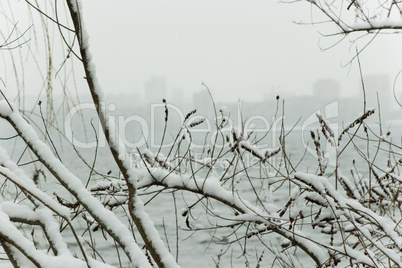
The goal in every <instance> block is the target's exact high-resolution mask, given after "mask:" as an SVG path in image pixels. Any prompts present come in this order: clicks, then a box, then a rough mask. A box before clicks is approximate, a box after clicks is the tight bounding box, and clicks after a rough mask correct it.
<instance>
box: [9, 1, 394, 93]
mask: <svg viewBox="0 0 402 268" xmlns="http://www.w3.org/2000/svg"><path fill="white" fill-rule="evenodd" d="M82 2H83V12H84V14H83V15H84V21H85V25H86V28H87V31H88V33H89V36H90V43H91V51H92V54H93V56H94V60H95V62H96V68H97V74H98V78H99V81H100V83H101V85H102V88H103V89H104V91H105V92H106V93H132V92H137V93H140V94H141V95H144V83H145V81H146V80H148V79H149V78H150V77H151V76H152V75H158V76H164V77H166V79H167V88H168V90H169V92H171V90H172V89H176V88H180V89H182V90H183V91H184V92H185V94H186V95H187V97H188V98H190V96H191V95H192V94H193V93H194V92H197V91H199V90H201V88H202V86H201V83H202V82H205V83H206V84H207V85H208V86H209V88H210V89H211V90H212V93H213V95H214V97H215V99H217V100H218V101H224V100H226V101H236V100H237V99H238V98H240V99H242V100H245V101H256V100H261V99H262V98H263V97H264V96H266V95H267V94H270V93H271V92H273V93H274V94H280V95H281V96H284V97H285V96H294V95H303V94H311V93H312V86H313V84H314V82H315V81H316V80H317V79H320V78H332V79H336V80H339V82H340V85H341V90H342V91H341V93H342V95H343V96H350V95H356V94H358V91H359V89H358V86H359V74H358V68H357V65H356V64H355V63H354V64H352V65H347V66H346V67H342V66H343V65H345V64H346V63H347V62H348V61H349V60H350V59H351V58H352V57H353V56H354V54H355V46H354V45H351V43H350V39H346V40H343V41H342V42H341V43H340V44H338V45H336V46H335V47H333V48H331V49H329V50H325V51H322V50H321V48H325V47H329V46H330V45H332V44H334V43H335V41H336V40H339V38H340V37H337V38H335V39H330V38H326V37H323V36H322V35H320V33H319V31H321V32H322V33H326V34H328V33H334V31H335V28H334V26H333V25H329V27H326V26H323V25H319V26H312V25H298V24H296V23H294V22H295V21H296V22H305V23H309V22H310V21H311V16H312V15H311V14H314V12H312V10H311V6H310V5H309V4H308V3H307V2H306V1H303V2H302V3H293V4H281V3H278V2H276V1H272V0H248V1H245V0H219V1H216V0H214V1H213V0H202V1H188V0H169V1H167V0H152V1H133V0H113V1H112V0H96V1H95V0H85V1H82ZM10 4H11V5H16V2H15V1H11V3H10ZM19 5H20V6H19V7H18V8H20V9H21V5H22V6H23V5H26V4H25V3H24V2H23V1H21V2H19ZM12 8H13V12H14V14H15V15H19V12H18V10H17V9H18V8H16V7H12ZM24 10H26V6H25V8H24ZM21 14H25V15H23V16H25V17H26V13H21ZM313 16H314V18H317V15H316V14H314V15H313ZM20 20H21V19H20ZM20 26H22V24H21V23H20V24H19V27H20ZM36 26H38V27H40V24H36ZM331 26H332V27H331ZM22 28H23V27H22ZM54 34H57V32H54ZM369 39H370V38H365V39H362V40H361V42H360V43H359V47H360V48H361V47H362V46H363V45H364V44H366V43H367V42H368V41H369ZM401 44H402V35H400V34H399V35H395V34H394V35H380V36H378V37H377V38H376V39H375V40H374V41H373V42H372V43H371V44H370V45H369V47H368V48H367V49H366V50H365V52H364V53H363V54H362V55H361V62H362V67H363V72H364V74H366V75H369V74H375V73H382V74H384V73H385V74H389V76H390V79H393V78H394V77H396V75H397V73H398V71H399V70H400V69H401V68H402V53H401V50H400V46H401ZM391 82H392V81H391ZM167 97H168V98H169V97H170V96H169V95H168V96H167ZM273 97H274V96H273Z"/></svg>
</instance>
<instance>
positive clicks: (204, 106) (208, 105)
mask: <svg viewBox="0 0 402 268" xmlns="http://www.w3.org/2000/svg"><path fill="white" fill-rule="evenodd" d="M193 105H194V108H195V109H197V113H198V114H202V115H205V116H207V117H209V116H212V115H213V113H214V112H213V105H212V101H211V97H210V96H209V94H208V91H207V90H206V89H202V90H200V91H198V92H196V93H194V94H193Z"/></svg>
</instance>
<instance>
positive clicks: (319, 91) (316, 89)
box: [313, 79, 340, 101]
mask: <svg viewBox="0 0 402 268" xmlns="http://www.w3.org/2000/svg"><path fill="white" fill-rule="evenodd" d="M313 94H314V98H316V99H317V100H318V101H335V100H339V98H340V86H339V82H338V81H336V80H333V79H319V80H317V81H316V82H315V83H314V86H313Z"/></svg>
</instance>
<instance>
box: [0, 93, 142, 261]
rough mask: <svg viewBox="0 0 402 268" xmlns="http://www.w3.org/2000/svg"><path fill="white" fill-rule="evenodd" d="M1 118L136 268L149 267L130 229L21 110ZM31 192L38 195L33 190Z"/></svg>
mask: <svg viewBox="0 0 402 268" xmlns="http://www.w3.org/2000/svg"><path fill="white" fill-rule="evenodd" d="M4 102H5V100H1V101H0V107H1V105H4ZM0 112H1V110H0ZM0 116H2V117H5V118H6V119H7V120H8V121H9V122H10V123H11V124H12V125H13V126H14V128H15V129H16V131H17V132H18V134H19V135H20V137H21V138H22V139H23V140H24V141H25V142H26V143H27V144H28V145H29V147H30V148H31V150H32V151H33V152H34V154H35V155H36V156H37V157H38V159H39V160H40V161H41V162H42V163H43V164H44V165H45V166H46V167H47V169H48V170H49V171H50V172H51V173H52V174H53V175H54V176H55V178H56V179H58V180H59V182H60V183H61V184H62V185H63V186H64V187H65V188H66V189H67V190H68V191H69V192H70V193H71V194H72V195H73V196H74V197H75V198H76V199H77V200H78V201H79V202H80V203H81V204H82V205H83V206H84V207H85V208H86V209H87V211H88V212H89V213H90V214H91V216H92V217H93V218H94V219H96V221H97V222H98V223H100V224H101V225H102V227H103V228H104V229H105V230H106V231H107V232H108V233H109V234H110V235H111V236H112V237H114V238H115V239H116V241H117V242H119V243H120V245H121V246H122V248H123V250H124V251H125V253H126V254H127V256H129V258H130V260H131V261H132V262H133V265H134V266H138V267H149V262H148V260H147V258H146V256H145V254H144V253H143V252H142V251H141V249H140V248H139V247H138V245H137V244H136V242H135V241H134V239H133V237H132V235H131V232H130V231H129V230H128V229H127V227H126V226H125V225H124V224H123V223H122V222H121V221H119V219H118V218H117V217H116V215H115V214H114V213H113V212H111V211H109V210H108V209H106V208H105V207H104V206H103V205H102V203H101V202H100V201H99V200H98V199H96V198H95V197H93V196H92V195H91V193H90V192H89V191H88V190H87V189H86V188H85V186H84V185H83V184H82V181H81V180H80V179H79V178H78V177H76V176H75V175H74V174H73V173H71V172H70V171H69V170H68V169H67V168H66V167H65V166H64V165H63V164H62V163H61V162H60V161H59V160H58V159H57V158H56V157H55V156H54V155H53V153H52V151H51V150H50V148H49V147H48V146H47V145H46V144H45V143H43V142H42V141H41V140H40V139H39V137H38V135H37V134H36V132H35V131H34V129H33V128H32V127H31V126H30V125H29V124H28V123H27V122H26V121H25V119H24V118H23V117H22V116H21V114H20V113H19V112H18V110H14V112H12V113H7V114H0ZM0 171H2V172H4V173H7V174H8V175H10V176H12V177H15V178H14V179H15V181H18V177H16V176H13V175H12V174H9V172H8V171H7V170H4V168H3V167H0ZM29 189H30V190H31V191H33V192H34V193H35V189H34V188H33V186H32V187H30V188H29ZM36 192H38V196H40V197H42V198H47V199H48V200H47V201H46V202H49V204H52V201H53V203H55V201H54V200H52V199H51V198H50V197H48V196H47V195H46V194H44V193H42V192H40V191H38V190H36ZM49 199H50V200H52V201H50V200H49ZM64 213H66V212H64Z"/></svg>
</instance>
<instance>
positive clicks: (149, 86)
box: [145, 75, 167, 103]
mask: <svg viewBox="0 0 402 268" xmlns="http://www.w3.org/2000/svg"><path fill="white" fill-rule="evenodd" d="M166 95H167V92H166V78H165V77H163V76H157V75H152V76H151V78H150V79H149V80H147V81H145V101H146V102H150V103H161V102H162V99H164V98H166V97H167V96H166Z"/></svg>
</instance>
